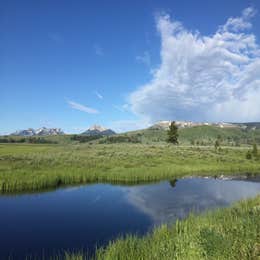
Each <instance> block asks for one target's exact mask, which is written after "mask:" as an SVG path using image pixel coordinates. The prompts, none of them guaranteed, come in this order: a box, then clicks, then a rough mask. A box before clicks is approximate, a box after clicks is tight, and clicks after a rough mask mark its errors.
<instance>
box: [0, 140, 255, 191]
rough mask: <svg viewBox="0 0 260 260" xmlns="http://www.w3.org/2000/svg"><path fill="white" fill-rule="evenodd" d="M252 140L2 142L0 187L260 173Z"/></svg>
mask: <svg viewBox="0 0 260 260" xmlns="http://www.w3.org/2000/svg"><path fill="white" fill-rule="evenodd" d="M249 149H251V147H250V146H242V147H225V146H222V147H221V148H220V149H217V150H215V148H214V146H185V145H178V146H174V145H170V144H166V143H163V144H160V143H157V144H142V143H138V144H133V143H119V144H99V143H97V142H96V143H84V144H80V143H76V144H64V145H62V144H24V143H23V144H13V143H11V144H9V143H8V144H0V192H1V193H7V192H23V191H37V190H42V189H48V188H55V187H59V186H62V185H73V184H81V183H88V182H116V183H136V182H148V181H156V180H163V179H172V178H179V177H183V176H202V175H204V176H206V175H207V176H220V175H222V174H224V175H244V174H250V175H252V174H258V173H260V160H259V158H255V157H252V158H251V159H247V158H246V153H247V151H248V150H249Z"/></svg>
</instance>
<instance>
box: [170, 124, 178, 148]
mask: <svg viewBox="0 0 260 260" xmlns="http://www.w3.org/2000/svg"><path fill="white" fill-rule="evenodd" d="M167 134H168V138H167V141H168V143H172V144H178V143H179V142H178V138H179V133H178V127H177V126H176V124H175V122H174V121H173V122H171V124H170V127H169V130H168V131H167Z"/></svg>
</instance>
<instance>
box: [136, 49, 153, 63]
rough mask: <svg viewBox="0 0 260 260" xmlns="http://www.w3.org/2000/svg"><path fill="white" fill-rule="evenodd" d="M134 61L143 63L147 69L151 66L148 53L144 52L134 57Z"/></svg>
mask: <svg viewBox="0 0 260 260" xmlns="http://www.w3.org/2000/svg"><path fill="white" fill-rule="evenodd" d="M136 61H137V62H139V63H143V64H144V65H146V66H147V67H150V66H151V56H150V53H149V52H148V51H145V52H144V53H143V55H140V56H136Z"/></svg>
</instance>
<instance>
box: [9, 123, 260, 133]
mask: <svg viewBox="0 0 260 260" xmlns="http://www.w3.org/2000/svg"><path fill="white" fill-rule="evenodd" d="M175 123H176V125H177V126H178V128H180V129H182V128H191V127H196V126H214V127H217V128H223V129H228V128H230V129H232V128H234V129H236V128H237V129H238V128H239V129H250V130H255V129H260V122H249V123H224V122H219V123H210V122H192V121H175ZM170 124H171V121H159V122H157V123H155V124H154V125H152V126H150V127H149V128H148V129H152V130H167V129H169V125H170ZM64 134H65V133H64V132H63V131H62V130H61V129H60V128H46V127H41V128H38V129H33V128H28V129H25V130H19V131H16V132H14V133H12V134H10V135H15V136H50V135H64ZM115 134H116V132H115V131H113V130H112V129H109V128H105V127H103V126H100V125H93V126H91V127H90V128H88V129H87V130H86V131H84V132H83V133H81V135H87V136H95V135H102V136H110V135H115Z"/></svg>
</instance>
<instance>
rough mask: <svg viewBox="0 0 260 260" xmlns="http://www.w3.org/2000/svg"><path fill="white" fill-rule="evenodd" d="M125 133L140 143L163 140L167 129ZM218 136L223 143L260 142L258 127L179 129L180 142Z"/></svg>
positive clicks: (211, 140) (208, 141) (207, 140)
mask: <svg viewBox="0 0 260 260" xmlns="http://www.w3.org/2000/svg"><path fill="white" fill-rule="evenodd" d="M125 135H127V136H131V137H137V138H138V139H139V140H140V141H141V142H142V143H149V142H165V141H166V139H167V130H163V129H153V128H148V129H144V130H139V131H132V132H128V133H126V134H125ZM217 138H220V139H221V140H222V142H223V143H224V144H230V145H239V144H251V143H253V142H256V143H260V129H243V128H239V127H235V128H220V127H217V126H194V127H188V128H180V129H179V142H180V143H182V144H191V143H192V144H213V143H214V142H215V140H216V139H217Z"/></svg>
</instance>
